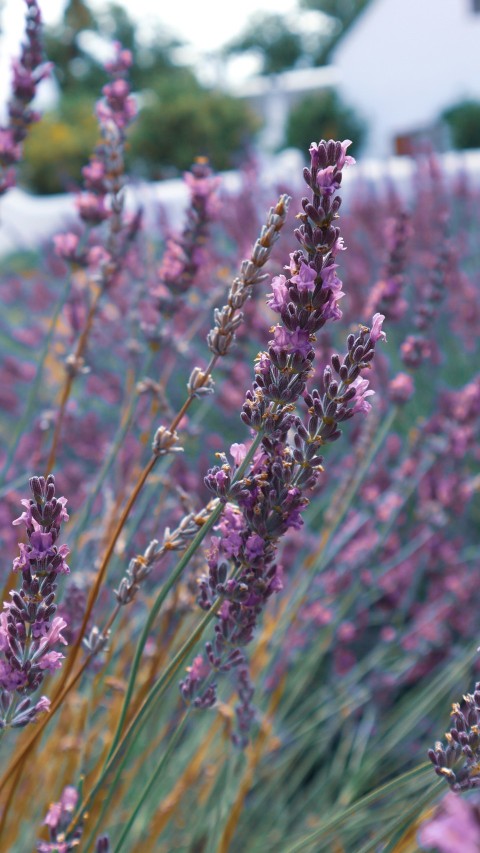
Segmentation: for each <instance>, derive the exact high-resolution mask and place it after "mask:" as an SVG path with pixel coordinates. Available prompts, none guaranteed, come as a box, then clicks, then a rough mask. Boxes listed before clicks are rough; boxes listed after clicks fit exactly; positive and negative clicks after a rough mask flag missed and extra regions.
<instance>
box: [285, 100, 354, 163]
mask: <svg viewBox="0 0 480 853" xmlns="http://www.w3.org/2000/svg"><path fill="white" fill-rule="evenodd" d="M365 130H366V127H365V124H364V122H363V120H362V119H361V118H360V117H359V116H358V115H357V113H356V112H355V111H354V110H353V109H352V108H351V107H349V106H347V105H346V104H344V102H343V101H342V100H341V98H340V97H339V95H337V93H336V92H334V91H332V90H331V89H327V90H325V91H322V92H314V93H312V94H310V95H307V96H306V97H305V98H304V99H303V100H301V101H300V102H299V103H298V104H296V106H294V107H293V109H292V110H291V112H290V116H289V119H288V124H287V131H286V142H287V145H291V146H292V147H293V148H300V149H301V150H302V151H306V150H307V149H308V147H309V145H310V143H311V142H312V139H319V138H320V137H321V138H322V139H353V140H354V142H355V145H354V149H353V150H352V152H351V153H352V154H354V155H355V154H357V153H358V151H359V150H360V148H361V146H362V142H363V141H364V139H365Z"/></svg>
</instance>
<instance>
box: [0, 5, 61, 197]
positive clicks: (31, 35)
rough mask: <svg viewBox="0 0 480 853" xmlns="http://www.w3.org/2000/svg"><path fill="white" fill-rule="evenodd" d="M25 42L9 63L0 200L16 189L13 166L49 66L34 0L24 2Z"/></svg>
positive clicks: (36, 116)
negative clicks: (8, 94)
mask: <svg viewBox="0 0 480 853" xmlns="http://www.w3.org/2000/svg"><path fill="white" fill-rule="evenodd" d="M25 2H26V6H27V10H26V20H25V41H24V42H23V44H22V49H21V52H20V56H19V57H18V59H14V61H13V63H12V70H13V81H12V94H11V96H10V99H9V101H8V106H7V110H8V122H7V124H5V125H3V126H0V197H1V196H2V195H3V194H4V193H6V192H7V190H9V189H10V188H11V187H13V186H15V179H16V172H15V166H16V165H17V164H18V163H19V162H20V160H21V158H22V151H23V143H24V141H25V139H26V137H27V134H28V129H29V127H30V125H32V124H33V123H34V122H36V121H38V120H39V118H40V116H39V114H38V113H37V112H36V111H35V110H34V109H32V106H31V104H32V101H33V99H34V98H35V95H36V92H37V88H38V86H39V84H40V83H41V81H42V80H44V79H45V78H46V77H48V75H49V74H50V70H51V64H50V63H48V62H45V61H44V56H43V47H42V16H41V13H40V8H39V6H38V3H37V0H25Z"/></svg>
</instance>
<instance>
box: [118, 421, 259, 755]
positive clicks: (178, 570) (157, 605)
mask: <svg viewBox="0 0 480 853" xmlns="http://www.w3.org/2000/svg"><path fill="white" fill-rule="evenodd" d="M262 437H263V432H259V433H258V434H257V436H256V438H255V440H254V441H253V442H252V445H251V447H250V449H249V451H248V453H247V455H246V457H245V459H244V460H243V462H242V464H241V465H240V467H239V469H238V471H237V472H236V475H235V477H234V480H233V483H236V482H238V481H239V480H241V478H242V477H243V475H244V473H245V471H246V469H247V466H248V465H249V464H250V462H251V460H252V459H253V456H254V454H255V452H256V450H257V448H258V446H259V444H260V442H261V440H262ZM233 483H232V485H233ZM222 511H223V504H221V503H219V504H218V506H217V507H216V508H215V509H214V510H213V512H212V513H211V515H210V517H209V519H208V521H206V522H205V524H204V525H203V526H202V527H201V528H200V530H199V531H198V533H197V535H196V536H195V538H194V539H193V540H192V542H191V544H190V545H189V547H188V548H187V550H186V551H185V552H184V554H183V556H182V557H181V558H180V560H179V562H178V563H177V565H176V567H175V569H174V570H173V572H172V573H171V575H170V576H169V578H168V580H167V581H166V582H165V583H164V585H163V587H162V588H161V590H160V592H159V594H158V596H157V598H156V600H155V602H154V604H153V607H152V609H151V611H150V613H149V615H148V618H147V621H146V622H145V625H144V627H143V630H142V633H141V636H140V639H139V641H138V644H137V648H136V650H135V657H134V659H133V663H132V667H131V670H130V677H129V680H128V685H127V690H126V693H125V698H124V700H123V706H122V710H121V713H120V719H119V721H118V724H117V729H116V732H115V735H114V738H113V741H112V746H111V748H110V752H109V753H108V756H107V762H108V761H109V759H110V757H111V756H112V755H113V753H114V751H115V749H116V747H117V745H118V742H119V739H120V736H121V733H122V729H123V727H124V725H125V720H126V717H127V713H128V708H129V705H130V702H131V700H132V696H133V690H134V687H135V681H136V678H137V674H138V670H139V667H140V661H141V658H142V654H143V650H144V648H145V645H146V643H147V640H148V636H149V634H150V631H151V629H152V627H153V624H154V622H155V619H156V618H157V616H158V613H159V611H160V609H161V607H162V605H163V603H164V602H165V599H166V598H167V595H168V594H169V592H170V590H171V589H172V587H173V586H174V584H175V583H176V582H177V580H178V579H179V577H180V576H181V574H182V573H183V571H184V569H185V568H186V566H187V565H188V563H189V562H190V560H191V558H192V557H193V555H194V554H195V552H196V550H197V548H198V547H199V546H200V545H201V543H202V541H203V540H204V538H205V536H206V535H207V533H208V532H209V531H210V530H211V529H212V527H213V525H214V524H215V523H216V521H217V520H218V518H219V517H220V515H221V513H222Z"/></svg>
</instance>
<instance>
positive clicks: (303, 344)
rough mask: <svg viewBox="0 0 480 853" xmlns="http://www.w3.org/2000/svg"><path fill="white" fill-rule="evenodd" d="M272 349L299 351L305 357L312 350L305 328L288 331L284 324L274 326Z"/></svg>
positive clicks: (289, 351) (278, 351) (276, 350)
mask: <svg viewBox="0 0 480 853" xmlns="http://www.w3.org/2000/svg"><path fill="white" fill-rule="evenodd" d="M272 349H273V350H274V351H275V352H276V353H280V352H282V351H284V352H286V353H299V355H301V356H302V357H303V358H306V357H307V356H308V354H309V352H311V350H312V344H311V341H310V335H309V333H308V331H306V330H305V329H300V328H299V327H298V326H297V328H296V329H295V330H294V331H292V332H290V331H288V329H286V328H285V327H284V326H275V331H274V339H273V342H272Z"/></svg>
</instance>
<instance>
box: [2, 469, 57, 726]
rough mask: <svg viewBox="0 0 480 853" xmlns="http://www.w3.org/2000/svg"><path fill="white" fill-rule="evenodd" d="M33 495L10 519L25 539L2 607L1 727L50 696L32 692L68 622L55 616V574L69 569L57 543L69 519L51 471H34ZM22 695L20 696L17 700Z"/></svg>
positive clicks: (30, 717) (51, 666) (23, 719)
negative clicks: (15, 579) (18, 579)
mask: <svg viewBox="0 0 480 853" xmlns="http://www.w3.org/2000/svg"><path fill="white" fill-rule="evenodd" d="M30 489H31V491H32V495H33V497H32V498H30V499H24V500H22V504H23V506H24V507H25V510H24V512H22V514H21V516H20V517H19V518H17V519H16V520H15V521H14V522H13V524H14V525H18V524H25V526H26V528H27V539H28V542H27V544H24V543H20V544H19V548H20V556H19V557H17V558H16V559H15V560H14V563H13V569H14V571H19V572H21V573H22V586H21V589H20V591H19V592H17V590H12V591H11V592H10V599H11V600H10V601H9V602H4V604H3V611H2V613H0V690H1V693H0V729H5V728H6V727H7V726H11V727H14V728H18V727H22V726H26V725H28V723H32V722H35V720H36V719H37V717H38V715H39V714H40V713H41V712H42V711H48V709H49V705H50V702H49V700H48V699H47V698H46V697H45V696H42V697H41V699H39V700H38V701H37V702H36V703H34V702H33V701H32V699H31V698H30V694H32V693H33V692H34V691H36V690H37V689H38V687H40V685H41V683H42V681H43V679H44V677H45V673H46V672H47V671H50V672H54V671H55V670H56V669H58V668H59V667H60V666H61V662H62V660H63V657H64V656H63V655H62V654H61V652H59V651H58V650H57V648H56V647H58V645H59V644H64V645H66V640H65V638H64V636H63V634H62V631H63V630H64V628H66V624H67V623H66V622H65V620H64V619H62V618H61V617H59V616H55V612H56V609H57V608H56V604H55V603H54V602H55V592H56V589H57V583H56V581H57V576H58V575H60V574H67V573H68V572H69V571H70V569H69V568H68V565H67V563H66V557H67V554H68V553H69V549H68V547H67V545H58V544H57V543H58V537H59V534H60V527H61V525H62V522H63V521H67V520H68V514H67V511H66V509H65V507H66V503H67V501H66V498H56V497H55V480H54V477H53V476H52V475H51V474H50V475H49V476H48V477H47V478H46V479H45V478H44V477H32V478H31V480H30ZM23 697H26V698H23ZM20 700H21V701H20Z"/></svg>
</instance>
